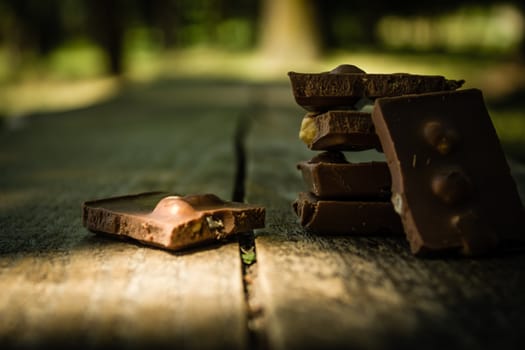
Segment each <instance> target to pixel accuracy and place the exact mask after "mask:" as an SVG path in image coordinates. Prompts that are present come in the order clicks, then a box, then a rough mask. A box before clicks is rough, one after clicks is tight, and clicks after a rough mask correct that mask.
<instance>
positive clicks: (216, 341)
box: [0, 83, 246, 349]
mask: <svg viewBox="0 0 525 350" xmlns="http://www.w3.org/2000/svg"><path fill="white" fill-rule="evenodd" d="M187 88H188V86H187V85H185V84H178V85H177V84H168V83H159V84H158V85H157V86H152V87H147V88H142V89H141V90H134V89H132V90H128V91H126V92H125V93H124V94H123V95H122V96H120V97H118V98H117V99H115V100H112V101H108V102H106V103H104V104H101V105H98V106H93V107H90V108H87V109H84V110H78V111H71V112H67V113H56V114H51V115H40V116H33V117H31V118H25V119H21V120H19V121H18V122H17V123H16V124H13V125H15V126H16V128H12V129H4V130H0V132H1V136H0V169H2V171H0V198H1V200H0V222H1V224H2V226H1V229H0V290H1V291H2V293H0V315H1V316H0V348H2V349H7V348H26V347H30V348H51V347H52V346H58V347H59V348H63V347H65V346H71V347H73V346H74V348H79V347H80V348H108V346H110V347H111V348H141V347H145V346H146V345H147V346H148V348H149V347H161V348H162V347H170V348H188V349H193V348H199V349H200V348H229V349H230V348H244V347H245V346H246V317H245V314H246V312H245V304H244V294H243V285H242V274H241V262H240V259H239V251H238V244H237V242H236V241H234V240H233V241H231V242H229V243H227V244H224V245H220V246H219V245H209V246H206V247H203V248H196V249H193V250H191V251H185V252H181V253H177V254H173V253H169V252H167V251H163V250H157V249H151V248H146V247H144V246H142V245H139V244H133V243H129V242H125V241H119V240H111V239H106V238H103V237H99V236H98V235H95V234H93V233H90V232H88V231H87V230H86V229H84V228H83V227H82V225H81V203H82V202H83V201H86V200H91V199H98V198H104V197H110V196H116V195H124V194H130V193H138V192H143V191H152V190H166V191H172V192H176V193H181V194H191V193H206V192H213V193H215V194H217V195H219V196H221V197H222V198H224V199H229V198H230V196H231V193H232V189H233V178H234V176H233V174H234V171H235V160H234V156H233V148H232V147H233V135H234V132H235V128H236V124H237V116H238V114H239V109H242V108H245V107H244V106H243V105H242V104H241V103H244V101H242V100H241V101H242V102H236V100H234V99H224V98H223V99H221V100H220V103H219V102H218V100H213V99H212V100H205V98H206V96H205V95H204V94H202V93H201V92H200V90H199V85H194V86H190V87H189V88H191V89H193V90H192V91H193V94H192V96H194V98H193V99H194V100H195V99H196V97H197V96H199V95H202V96H203V97H202V98H201V100H200V101H201V103H200V104H198V103H195V101H193V102H192V101H191V100H190V101H186V100H185V97H184V94H185V93H186V89H187ZM210 91H215V94H213V96H215V97H216V96H219V95H220V94H226V95H228V86H226V87H224V86H220V87H218V88H215V90H213V86H211V87H210V85H206V92H208V93H209V92H210ZM179 95H183V96H182V98H179V97H178V96H179Z"/></svg>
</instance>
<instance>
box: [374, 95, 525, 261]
mask: <svg viewBox="0 0 525 350" xmlns="http://www.w3.org/2000/svg"><path fill="white" fill-rule="evenodd" d="M372 120H373V122H374V125H375V128H376V132H377V134H378V136H379V139H380V141H381V144H382V146H383V150H384V153H385V156H386V159H387V162H388V166H389V169H390V173H391V175H392V203H393V205H394V208H395V210H396V212H397V213H399V214H400V215H401V218H402V222H403V225H404V229H405V233H406V235H407V238H408V240H409V242H410V246H411V249H412V252H414V253H415V254H425V253H431V252H441V251H448V250H459V251H461V252H462V253H463V254H466V255H477V254H482V253H485V252H487V251H489V250H490V249H492V248H494V247H495V246H496V245H497V244H498V242H499V241H501V240H504V239H523V238H524V237H525V236H524V233H525V232H524V230H525V226H524V218H525V215H524V211H523V206H522V203H521V201H520V198H519V195H518V192H517V189H516V184H515V182H514V180H513V178H512V177H511V175H510V171H509V167H508V165H507V162H506V160H505V157H504V154H503V152H502V150H501V146H500V143H499V140H498V137H497V135H496V132H495V130H494V127H493V125H492V122H491V120H490V117H489V114H488V112H487V110H486V108H485V104H484V101H483V96H482V94H481V91H479V90H477V89H469V90H460V91H456V92H439V93H429V94H421V95H412V96H401V97H392V98H380V99H377V100H376V102H375V106H374V110H373V112H372Z"/></svg>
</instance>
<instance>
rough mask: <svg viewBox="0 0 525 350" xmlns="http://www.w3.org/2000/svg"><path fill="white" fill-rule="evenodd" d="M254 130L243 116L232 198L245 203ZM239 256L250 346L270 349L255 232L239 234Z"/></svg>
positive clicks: (236, 146) (237, 138)
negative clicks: (249, 142) (257, 291)
mask: <svg viewBox="0 0 525 350" xmlns="http://www.w3.org/2000/svg"><path fill="white" fill-rule="evenodd" d="M249 129H250V119H249V117H248V116H246V115H241V117H240V118H239V120H238V123H237V129H236V130H235V138H234V152H235V162H236V164H235V177H234V181H235V182H234V184H233V193H232V200H233V201H235V202H244V199H245V189H246V187H245V183H246V167H247V160H246V147H245V140H246V137H247V135H248V132H249ZM239 255H240V256H239V257H240V259H241V265H242V283H243V291H244V301H245V304H246V312H247V315H246V322H247V324H246V328H247V332H248V344H247V345H248V346H247V347H248V348H249V349H254V350H262V349H266V348H267V346H266V342H265V338H266V337H265V330H264V324H263V313H264V309H263V308H262V306H261V305H260V304H259V303H258V302H257V300H256V297H255V279H256V278H257V253H256V249H255V234H254V232H253V231H250V232H244V233H241V234H239Z"/></svg>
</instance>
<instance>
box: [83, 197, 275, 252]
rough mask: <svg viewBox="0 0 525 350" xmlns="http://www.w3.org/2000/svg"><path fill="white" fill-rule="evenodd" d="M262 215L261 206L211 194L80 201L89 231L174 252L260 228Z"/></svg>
mask: <svg viewBox="0 0 525 350" xmlns="http://www.w3.org/2000/svg"><path fill="white" fill-rule="evenodd" d="M264 217H265V210H264V208H262V207H258V206H254V205H249V204H244V203H236V202H226V201H223V200H222V199H220V198H218V197H217V196H215V195H213V194H203V195H191V196H183V197H181V196H177V195H172V194H169V193H165V192H149V193H141V194H137V195H130V196H124V197H114V198H108V199H101V200H96V201H89V202H85V203H84V204H83V216H82V222H83V224H84V226H85V227H86V228H88V229H89V230H91V231H96V232H103V233H107V234H112V235H119V236H126V237H129V238H133V239H135V240H138V241H140V242H142V243H145V244H148V245H153V246H157V247H161V248H165V249H170V250H179V249H182V248H186V247H189V246H193V245H196V244H200V243H204V242H210V241H216V240H219V239H222V238H224V237H227V236H230V235H232V234H235V233H238V232H246V231H250V230H252V229H255V228H261V227H264Z"/></svg>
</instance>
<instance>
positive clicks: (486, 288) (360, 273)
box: [246, 106, 525, 349]
mask: <svg viewBox="0 0 525 350" xmlns="http://www.w3.org/2000/svg"><path fill="white" fill-rule="evenodd" d="M302 114H304V113H303V112H302V111H301V110H300V109H297V108H294V107H293V106H290V107H289V108H287V109H281V110H278V109H271V108H270V109H268V110H266V111H264V113H261V115H259V116H258V118H256V119H255V120H254V123H253V125H252V129H251V133H250V136H249V139H248V142H247V156H248V160H249V164H248V171H247V175H248V178H247V189H246V200H247V201H248V202H257V203H261V204H263V205H266V206H267V225H266V228H265V229H263V230H257V232H256V252H257V265H256V269H257V275H256V276H255V279H254V281H253V284H254V286H253V289H254V290H255V293H253V295H254V297H253V298H255V300H252V301H251V304H254V305H258V306H259V307H261V308H262V310H263V311H262V316H261V319H259V320H258V322H259V324H260V326H259V327H260V328H262V333H263V334H261V337H265V338H266V341H267V343H268V345H269V347H270V348H274V349H289V348H339V347H343V346H345V347H347V348H367V349H388V348H416V347H417V348H419V347H423V348H425V349H427V348H436V349H437V348H439V349H442V348H462V349H467V348H468V349H470V348H473V349H490V348H496V347H498V348H499V347H501V348H520V347H521V345H520V344H522V343H523V341H524V340H525V322H523V313H524V312H525V309H524V308H525V294H524V293H523V291H524V290H525V275H524V274H523V269H524V268H525V254H523V253H514V254H507V255H501V256H494V257H489V258H484V259H446V258H443V259H434V260H428V259H426V260H424V259H419V258H416V257H414V256H412V255H411V254H410V252H409V247H408V244H407V242H406V240H405V239H404V238H403V237H399V238H396V237H391V238H387V237H341V236H337V237H336V236H333V237H321V236H315V235H312V234H308V233H305V232H304V231H303V230H302V228H301V227H300V225H299V224H298V223H297V219H296V217H295V216H294V214H293V213H292V210H291V203H292V201H293V200H294V199H295V198H296V194H297V192H299V191H302V190H304V184H303V182H302V179H301V177H300V173H299V171H298V170H296V169H295V164H296V163H297V162H298V161H301V160H307V159H310V158H311V157H312V156H313V155H314V152H312V151H309V150H308V149H307V148H306V147H305V146H304V144H303V143H302V142H300V140H299V139H298V137H297V134H298V132H299V126H300V120H301V116H302ZM359 157H362V156H359ZM349 159H352V157H351V155H350V156H349ZM353 159H354V160H356V161H357V160H358V159H356V157H354V158H353ZM363 159H364V158H363ZM514 168H515V169H516V170H517V171H518V173H517V174H516V178H517V179H519V181H520V185H521V188H523V184H525V183H523V180H524V177H523V174H524V173H520V171H521V172H522V171H523V167H521V170H520V169H518V168H519V167H516V166H515V167H514ZM517 229H522V230H523V228H517ZM261 325H262V326H261Z"/></svg>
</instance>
